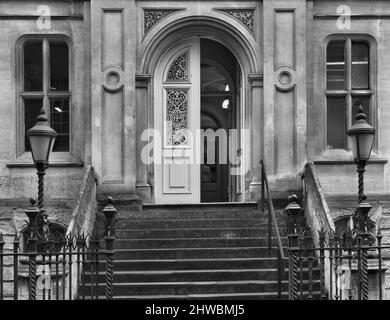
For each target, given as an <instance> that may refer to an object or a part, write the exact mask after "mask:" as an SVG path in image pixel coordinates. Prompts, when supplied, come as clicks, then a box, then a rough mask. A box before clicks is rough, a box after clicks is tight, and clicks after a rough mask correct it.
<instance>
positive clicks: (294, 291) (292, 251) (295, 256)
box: [284, 195, 302, 300]
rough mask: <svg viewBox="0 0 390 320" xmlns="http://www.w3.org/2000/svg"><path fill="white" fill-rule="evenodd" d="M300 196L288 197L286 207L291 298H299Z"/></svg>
mask: <svg viewBox="0 0 390 320" xmlns="http://www.w3.org/2000/svg"><path fill="white" fill-rule="evenodd" d="M297 200H298V197H297V196H296V195H292V196H290V197H289V198H288V202H289V204H288V205H287V207H286V208H285V209H284V211H285V212H286V213H287V215H288V220H289V225H288V230H289V235H288V246H289V249H288V252H289V299H293V300H296V299H298V290H299V288H298V286H299V274H298V266H299V262H300V258H299V252H300V248H299V235H298V232H297V218H298V216H299V215H301V214H302V208H301V207H300V206H299V204H298V203H297Z"/></svg>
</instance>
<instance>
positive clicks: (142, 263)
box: [86, 203, 288, 299]
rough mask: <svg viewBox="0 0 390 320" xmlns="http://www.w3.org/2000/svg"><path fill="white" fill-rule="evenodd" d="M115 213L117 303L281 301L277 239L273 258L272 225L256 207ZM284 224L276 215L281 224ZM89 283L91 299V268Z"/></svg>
mask: <svg viewBox="0 0 390 320" xmlns="http://www.w3.org/2000/svg"><path fill="white" fill-rule="evenodd" d="M116 208H117V210H118V216H119V218H120V220H119V221H118V223H117V225H116V234H117V237H118V239H117V240H116V241H115V256H114V259H115V260H114V261H115V262H114V298H115V299H277V288H278V283H277V250H276V238H273V239H272V240H273V244H274V246H273V249H272V250H271V252H269V250H268V248H267V221H268V220H267V217H265V216H262V215H261V213H260V211H259V210H257V209H256V204H255V203H218V204H197V205H145V206H144V207H143V211H130V210H128V209H127V207H126V205H116ZM99 212H100V210H99ZM285 219H286V217H285V215H284V214H282V213H280V212H279V211H278V210H277V220H278V221H279V222H280V225H283V226H284V225H285V221H284V220H285ZM102 221H103V218H102V217H101V216H98V218H97V222H96V226H95V228H97V229H99V230H102V229H103V224H102ZM282 236H283V238H282V243H283V246H286V247H287V238H286V237H285V234H283V233H282ZM103 246H104V244H103ZM286 256H287V250H286ZM99 265H100V269H101V271H100V272H99V285H98V293H99V296H101V297H102V299H104V294H105V265H104V262H101V263H100V264H99ZM285 266H286V268H287V267H288V263H287V261H286V262H285ZM286 271H287V269H286V270H285V272H284V274H283V283H282V291H283V293H282V298H284V299H286V298H287V292H288V275H287V272H286ZM86 280H87V288H86V289H87V291H86V295H88V293H89V292H90V290H89V288H88V286H91V285H92V284H91V283H89V282H88V281H90V280H91V274H90V272H89V271H88V270H87V272H86Z"/></svg>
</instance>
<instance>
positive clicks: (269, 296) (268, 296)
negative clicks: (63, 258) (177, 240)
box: [79, 292, 319, 312]
mask: <svg viewBox="0 0 390 320" xmlns="http://www.w3.org/2000/svg"><path fill="white" fill-rule="evenodd" d="M317 295H319V294H317ZM79 299H82V297H80V298H79ZM85 299H86V300H88V299H93V300H95V299H96V298H95V297H93V298H91V297H90V296H86V297H85ZM98 299H99V300H105V299H106V296H105V295H99V296H98ZM114 299H115V300H276V299H278V293H277V292H249V293H247V292H246V293H203V294H181V295H180V294H172V295H167V294H156V295H114ZM287 299H288V293H287V292H282V300H287ZM187 312H189V311H188V310H187Z"/></svg>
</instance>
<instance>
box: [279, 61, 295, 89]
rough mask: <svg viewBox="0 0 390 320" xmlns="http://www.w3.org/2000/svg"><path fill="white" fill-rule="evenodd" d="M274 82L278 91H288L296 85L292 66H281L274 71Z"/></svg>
mask: <svg viewBox="0 0 390 320" xmlns="http://www.w3.org/2000/svg"><path fill="white" fill-rule="evenodd" d="M275 80H276V81H275V85H276V87H277V88H278V89H279V90H280V91H284V92H287V91H290V90H292V89H293V88H294V86H295V85H296V70H295V69H294V68H293V67H292V66H281V67H279V68H277V69H276V70H275Z"/></svg>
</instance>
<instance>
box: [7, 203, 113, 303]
mask: <svg viewBox="0 0 390 320" xmlns="http://www.w3.org/2000/svg"><path fill="white" fill-rule="evenodd" d="M32 204H33V205H34V203H32ZM39 213H40V211H39V208H37V207H35V206H32V207H30V208H29V209H27V210H26V214H27V215H28V217H29V221H28V231H27V234H26V235H25V236H26V237H27V241H21V239H20V237H21V236H20V235H17V234H15V236H14V240H13V241H12V242H11V243H6V242H5V241H4V237H3V235H2V234H1V233H0V300H73V299H98V283H99V282H101V279H99V275H101V272H99V271H101V270H102V267H104V265H105V281H106V296H105V298H106V299H112V297H113V293H114V292H113V275H114V261H113V257H114V240H115V236H114V224H115V215H116V210H115V208H114V206H113V202H112V199H109V201H108V204H107V206H106V207H105V208H104V209H103V213H104V215H105V218H106V226H105V230H104V232H102V233H101V234H97V233H95V234H94V235H92V236H91V235H88V234H85V233H84V232H82V233H78V234H68V235H63V234H49V237H48V238H47V239H44V238H42V233H40V232H38V230H37V226H38V225H37V223H36V221H37V217H38V215H39ZM23 243H25V244H26V245H23ZM103 270H104V269H103Z"/></svg>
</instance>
